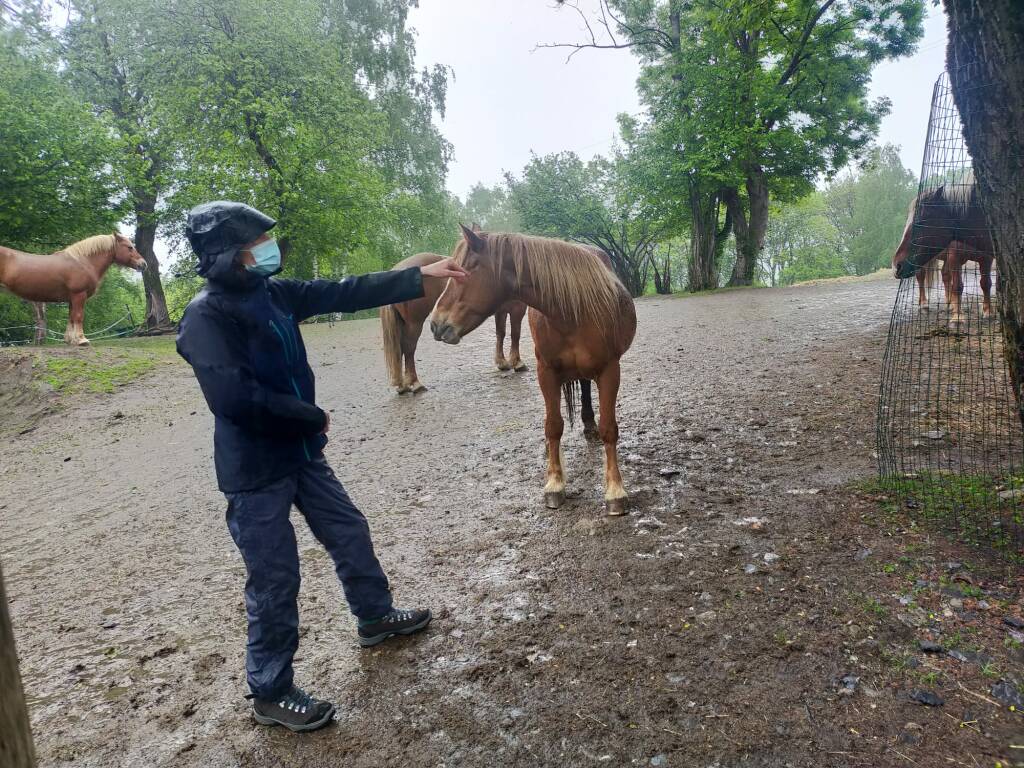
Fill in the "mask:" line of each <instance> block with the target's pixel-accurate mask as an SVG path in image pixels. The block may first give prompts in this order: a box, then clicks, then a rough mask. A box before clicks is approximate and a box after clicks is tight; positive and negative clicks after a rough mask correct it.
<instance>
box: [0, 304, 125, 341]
mask: <svg viewBox="0 0 1024 768" xmlns="http://www.w3.org/2000/svg"><path fill="white" fill-rule="evenodd" d="M125 321H128V323H127V327H125V328H124V330H121V331H117V332H115V333H110V331H113V330H114V329H115V328H117V327H118V326H120V325H123V324H125ZM41 330H42V331H44V332H45V335H46V338H47V340H49V341H55V342H63V341H64V334H62V333H59V332H57V331H54V330H53V329H51V328H49V327H47V328H41V327H40V326H38V325H36V324H32V325H9V326H7V327H4V328H0V336H2V335H4V334H6V333H7V332H8V331H32V333H33V336H34V334H36V333H38V332H39V331H41ZM136 330H137V329H136V327H135V322H134V319H133V318H132V313H131V311H130V310H129V311H128V312H126V313H125V314H124V315H122V316H121V317H120V318H118V319H117V320H115V321H114V322H113V323H111V324H110V325H108V326H107V327H106V328H100V329H98V330H95V331H91V332H87V333H86V334H85V335H86V338H88V339H89V340H90V341H104V340H106V339H118V338H123V337H125V336H131V335H133V334H134V333H135V332H136ZM34 342H35V338H34V337H33V338H29V339H10V340H2V339H0V347H19V346H27V345H30V344H33V343H34Z"/></svg>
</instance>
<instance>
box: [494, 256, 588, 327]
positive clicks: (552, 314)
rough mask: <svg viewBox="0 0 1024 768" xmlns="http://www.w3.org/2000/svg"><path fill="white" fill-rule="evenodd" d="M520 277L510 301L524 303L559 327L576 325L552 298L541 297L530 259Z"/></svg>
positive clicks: (524, 263)
mask: <svg viewBox="0 0 1024 768" xmlns="http://www.w3.org/2000/svg"><path fill="white" fill-rule="evenodd" d="M518 277H519V279H518V280H516V281H515V282H514V286H515V287H514V288H513V289H512V293H511V295H510V296H509V297H508V299H510V300H516V301H521V302H523V304H525V305H526V306H528V307H531V308H533V309H535V310H537V311H538V312H540V313H541V314H542V315H544V316H545V317H546V318H548V320H550V321H552V322H553V323H555V325H557V326H561V327H564V328H570V327H574V326H575V325H576V323H575V322H574V321H572V320H570V319H569V318H568V317H566V315H565V312H564V310H562V308H561V307H558V306H556V305H555V304H554V303H553V302H552V301H551V297H549V296H542V295H541V291H540V287H539V286H538V285H537V283H536V281H535V280H534V276H533V271H532V270H531V269H530V260H529V257H527V258H526V259H525V260H524V262H523V269H522V272H521V273H520V274H519V276H518Z"/></svg>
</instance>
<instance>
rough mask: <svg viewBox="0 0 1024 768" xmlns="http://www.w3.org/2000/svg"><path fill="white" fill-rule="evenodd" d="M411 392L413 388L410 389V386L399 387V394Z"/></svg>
mask: <svg viewBox="0 0 1024 768" xmlns="http://www.w3.org/2000/svg"><path fill="white" fill-rule="evenodd" d="M410 392H412V390H411V389H409V388H408V387H399V388H398V394H399V395H408V394H409V393H410Z"/></svg>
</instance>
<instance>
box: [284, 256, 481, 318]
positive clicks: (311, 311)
mask: <svg viewBox="0 0 1024 768" xmlns="http://www.w3.org/2000/svg"><path fill="white" fill-rule="evenodd" d="M424 275H426V276H427V277H439V278H442V279H447V278H454V279H456V280H462V279H464V278H465V277H466V275H467V273H466V271H465V270H464V269H462V267H460V266H458V265H456V264H455V263H454V262H452V260H451V259H442V260H441V261H438V262H435V263H434V264H429V265H427V266H425V267H410V268H409V269H400V270H392V271H390V272H371V273H370V274H367V275H357V276H355V277H347V278H345V279H344V280H341V281H337V282H336V281H334V280H309V281H304V280H272V281H271V289H272V290H276V291H278V292H279V294H280V296H281V297H282V299H283V300H284V302H285V304H286V305H287V306H288V307H289V308H290V309H291V311H292V314H293V316H294V318H295V320H296V322H299V321H302V320H305V319H306V318H309V317H313V316H314V315H323V314H326V313H328V312H358V311H359V310H361V309H370V308H372V307H382V306H384V305H385V304H398V303H400V302H403V301H410V300H411V299H418V298H419V297H420V296H422V295H423V277H424Z"/></svg>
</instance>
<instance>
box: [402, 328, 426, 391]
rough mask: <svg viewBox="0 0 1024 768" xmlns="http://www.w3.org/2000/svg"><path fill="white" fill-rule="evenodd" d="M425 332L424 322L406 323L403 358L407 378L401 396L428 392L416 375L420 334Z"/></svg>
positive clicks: (403, 381) (404, 379) (404, 380)
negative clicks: (408, 393)
mask: <svg viewBox="0 0 1024 768" xmlns="http://www.w3.org/2000/svg"><path fill="white" fill-rule="evenodd" d="M422 332H423V321H422V320H420V321H419V322H418V323H409V322H407V323H406V326H405V328H404V329H403V331H402V357H403V358H405V376H404V377H403V378H402V388H401V389H399V390H398V393H399V394H405V393H406V392H412V393H413V394H414V395H415V394H417V393H419V392H426V391H427V388H426V387H425V386H424V385H423V382H421V381H420V377H419V374H418V373H416V346H417V345H418V344H419V340H420V334H421V333H422Z"/></svg>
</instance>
